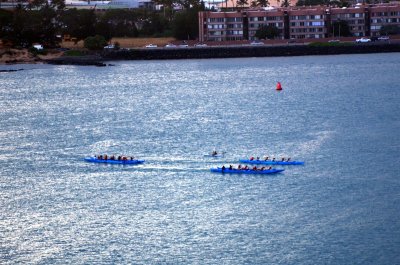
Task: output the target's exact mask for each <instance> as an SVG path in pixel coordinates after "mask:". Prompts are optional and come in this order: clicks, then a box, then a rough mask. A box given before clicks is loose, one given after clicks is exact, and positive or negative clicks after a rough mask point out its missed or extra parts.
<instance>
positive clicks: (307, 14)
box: [199, 4, 400, 41]
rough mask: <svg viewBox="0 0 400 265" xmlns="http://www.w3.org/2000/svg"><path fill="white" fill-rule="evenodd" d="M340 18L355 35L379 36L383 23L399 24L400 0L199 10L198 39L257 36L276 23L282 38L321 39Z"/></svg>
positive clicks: (250, 37)
mask: <svg viewBox="0 0 400 265" xmlns="http://www.w3.org/2000/svg"><path fill="white" fill-rule="evenodd" d="M338 21H346V22H347V24H348V25H349V28H350V32H351V33H352V34H353V36H357V37H359V36H377V35H379V30H380V29H381V27H382V26H383V25H396V26H399V27H400V4H380V5H361V4H358V5H356V6H354V7H349V8H334V7H326V6H317V7H289V8H263V9H245V10H238V11H231V12H210V11H205V12H200V13H199V40H200V41H233V40H254V39H255V34H256V32H257V30H258V29H259V28H260V27H262V26H264V25H274V26H276V27H277V28H278V29H279V31H280V34H279V37H278V38H280V39H320V38H327V37H330V36H331V35H332V33H331V32H332V30H331V27H332V25H333V23H335V22H338ZM337 34H338V33H336V35H337Z"/></svg>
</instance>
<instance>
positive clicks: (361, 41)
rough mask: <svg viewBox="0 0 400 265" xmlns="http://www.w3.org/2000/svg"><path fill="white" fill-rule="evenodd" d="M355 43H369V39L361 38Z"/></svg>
mask: <svg viewBox="0 0 400 265" xmlns="http://www.w3.org/2000/svg"><path fill="white" fill-rule="evenodd" d="M356 42H357V43H366V42H371V39H369V38H365V37H362V38H360V39H356Z"/></svg>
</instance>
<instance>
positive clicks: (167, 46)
mask: <svg viewBox="0 0 400 265" xmlns="http://www.w3.org/2000/svg"><path fill="white" fill-rule="evenodd" d="M175 47H176V45H175V44H172V43H168V44H167V45H165V48H175Z"/></svg>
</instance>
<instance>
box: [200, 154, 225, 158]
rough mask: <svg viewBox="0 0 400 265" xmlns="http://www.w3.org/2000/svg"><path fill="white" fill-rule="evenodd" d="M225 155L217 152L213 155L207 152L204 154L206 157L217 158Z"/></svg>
mask: <svg viewBox="0 0 400 265" xmlns="http://www.w3.org/2000/svg"><path fill="white" fill-rule="evenodd" d="M224 156H225V155H224V154H216V155H213V154H205V155H204V157H215V158H217V157H224Z"/></svg>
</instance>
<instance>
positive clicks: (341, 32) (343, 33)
mask: <svg viewBox="0 0 400 265" xmlns="http://www.w3.org/2000/svg"><path fill="white" fill-rule="evenodd" d="M331 34H332V35H333V36H334V37H351V36H353V34H352V33H351V31H350V27H349V23H348V22H347V21H345V20H339V21H335V22H333V23H332V30H331Z"/></svg>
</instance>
